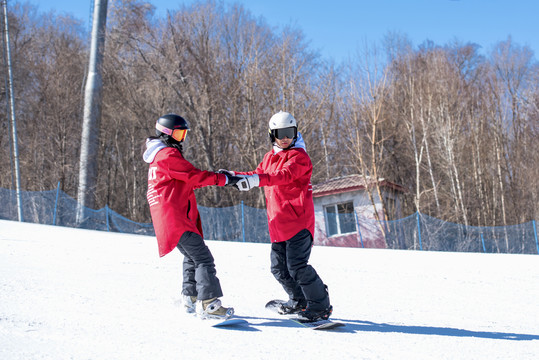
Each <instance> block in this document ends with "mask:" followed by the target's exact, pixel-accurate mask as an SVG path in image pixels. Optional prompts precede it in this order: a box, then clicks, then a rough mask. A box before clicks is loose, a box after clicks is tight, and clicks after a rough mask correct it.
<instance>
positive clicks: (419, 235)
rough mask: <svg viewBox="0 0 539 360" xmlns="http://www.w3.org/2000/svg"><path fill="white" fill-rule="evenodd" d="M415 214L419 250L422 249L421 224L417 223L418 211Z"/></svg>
mask: <svg viewBox="0 0 539 360" xmlns="http://www.w3.org/2000/svg"><path fill="white" fill-rule="evenodd" d="M416 214H417V235H418V237H419V250H423V244H422V243H421V226H420V225H419V211H418V212H417V213H416Z"/></svg>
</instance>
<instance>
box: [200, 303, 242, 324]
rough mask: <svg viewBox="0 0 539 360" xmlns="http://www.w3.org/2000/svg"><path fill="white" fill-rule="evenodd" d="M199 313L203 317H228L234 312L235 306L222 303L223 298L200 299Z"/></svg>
mask: <svg viewBox="0 0 539 360" xmlns="http://www.w3.org/2000/svg"><path fill="white" fill-rule="evenodd" d="M196 311H197V315H198V316H199V317H200V318H201V319H223V320H225V319H228V318H229V317H231V316H232V315H233V314H234V308H231V307H230V308H226V307H224V306H222V305H221V300H219V299H218V298H212V299H208V300H198V301H197V304H196Z"/></svg>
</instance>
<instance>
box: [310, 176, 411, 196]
mask: <svg viewBox="0 0 539 360" xmlns="http://www.w3.org/2000/svg"><path fill="white" fill-rule="evenodd" d="M378 182H379V183H380V186H382V187H389V188H392V189H394V190H397V191H401V192H406V190H405V189H404V188H403V187H402V186H400V185H397V184H394V183H392V182H389V181H386V180H384V179H379V180H378ZM375 185H376V181H375V180H374V179H371V178H370V177H368V176H366V177H365V176H363V175H358V174H355V175H348V176H343V177H339V178H334V179H331V180H328V181H326V182H323V183H321V184H316V185H313V196H314V197H321V196H326V195H334V194H340V193H344V192H349V191H357V190H363V189H366V188H372V187H373V186H375Z"/></svg>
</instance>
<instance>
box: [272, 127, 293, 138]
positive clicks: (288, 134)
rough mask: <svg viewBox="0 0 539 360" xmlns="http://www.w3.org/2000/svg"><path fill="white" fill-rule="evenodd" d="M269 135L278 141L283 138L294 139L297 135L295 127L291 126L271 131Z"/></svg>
mask: <svg viewBox="0 0 539 360" xmlns="http://www.w3.org/2000/svg"><path fill="white" fill-rule="evenodd" d="M271 134H272V135H273V136H275V138H276V139H279V140H282V139H284V138H289V139H294V138H295V137H296V136H297V134H298V128H297V127H295V126H291V127H287V128H284V129H274V130H271Z"/></svg>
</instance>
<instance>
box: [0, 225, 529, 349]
mask: <svg viewBox="0 0 539 360" xmlns="http://www.w3.org/2000/svg"><path fill="white" fill-rule="evenodd" d="M207 243H208V246H209V247H210V249H211V251H212V252H213V255H214V257H215V260H216V265H217V272H218V276H219V278H220V280H221V284H222V286H223V290H224V292H225V296H224V297H223V298H222V301H223V303H224V305H232V306H234V307H235V309H236V313H237V314H238V315H239V316H241V317H243V318H245V319H247V320H248V321H249V325H248V326H238V327H235V328H229V329H223V328H213V327H210V326H209V324H208V322H207V321H201V320H199V319H197V318H195V317H192V316H190V315H187V314H184V313H183V312H182V310H181V307H180V305H179V299H180V281H181V260H182V256H181V255H180V253H179V252H177V251H175V252H173V253H171V254H169V255H167V256H165V257H164V258H159V257H158V255H157V244H156V241H155V238H153V237H146V236H138V235H125V234H117V233H107V232H99V231H90V230H80V229H71V228H62V227H53V226H46V225H37V224H28V223H18V222H12V221H3V220H0V359H300V358H302V359H518V360H522V359H539V256H537V255H507V254H470V253H440V252H419V251H398V250H378V249H357V248H335V247H321V246H315V247H314V249H313V253H312V256H311V264H313V265H314V267H315V269H316V270H317V271H318V273H319V274H320V276H321V277H322V279H323V280H324V282H325V283H326V284H327V285H328V286H329V290H330V295H331V300H332V304H333V306H334V313H333V318H334V319H338V320H340V321H343V322H345V323H346V324H347V326H346V327H345V328H342V330H336V331H331V332H320V331H313V330H310V329H306V328H303V327H300V326H299V325H297V324H295V323H293V322H291V321H289V320H286V319H283V318H281V317H279V316H278V315H276V314H273V313H271V312H268V311H267V310H265V309H264V304H265V303H266V302H267V301H268V300H270V299H273V298H283V297H284V296H285V294H284V291H283V290H282V289H281V288H280V286H279V285H278V284H277V282H276V281H275V280H274V279H273V277H272V275H271V273H270V271H269V245H268V244H251V243H230V242H217V241H208V242H207Z"/></svg>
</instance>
